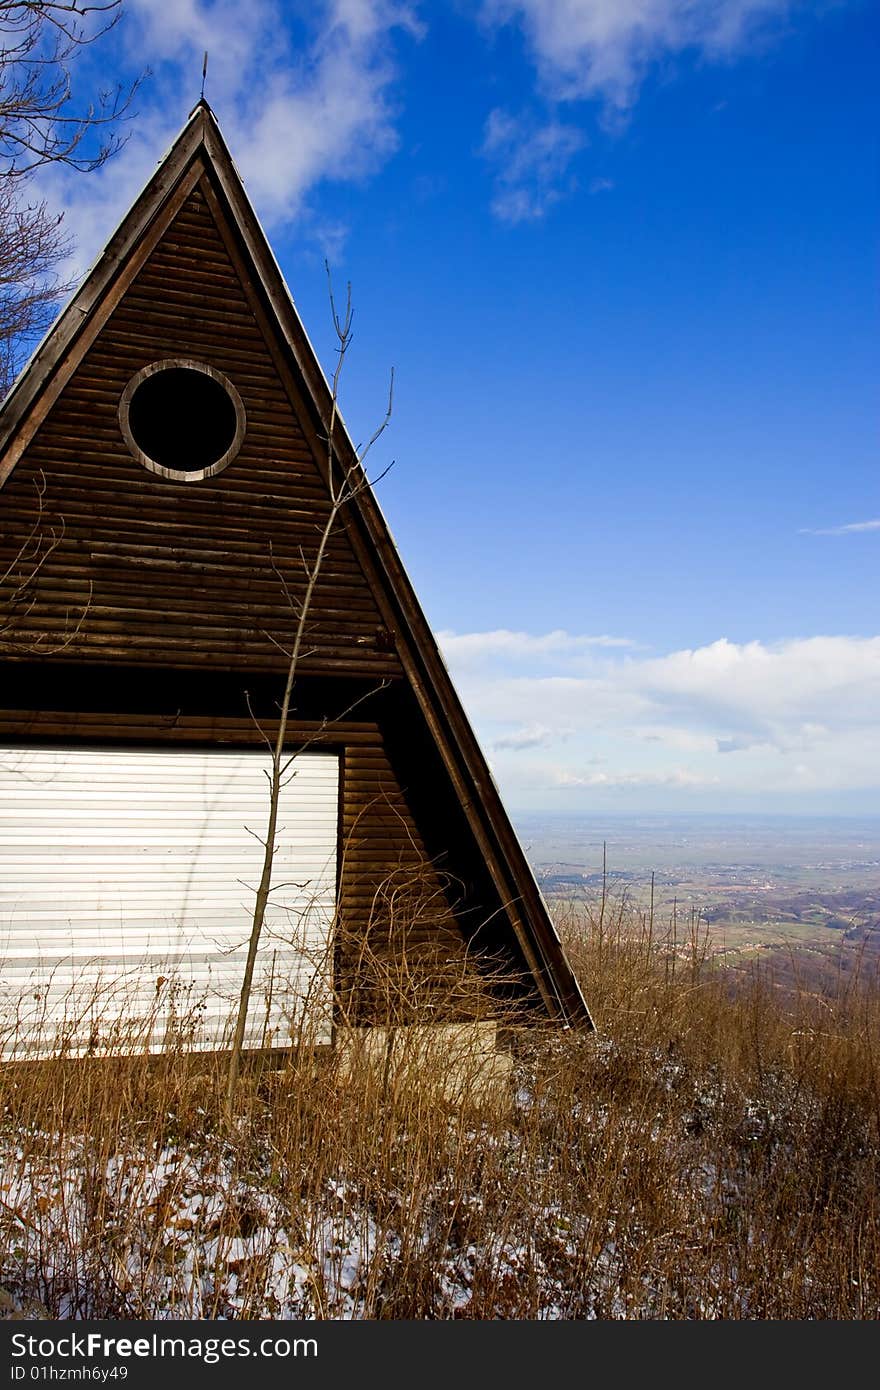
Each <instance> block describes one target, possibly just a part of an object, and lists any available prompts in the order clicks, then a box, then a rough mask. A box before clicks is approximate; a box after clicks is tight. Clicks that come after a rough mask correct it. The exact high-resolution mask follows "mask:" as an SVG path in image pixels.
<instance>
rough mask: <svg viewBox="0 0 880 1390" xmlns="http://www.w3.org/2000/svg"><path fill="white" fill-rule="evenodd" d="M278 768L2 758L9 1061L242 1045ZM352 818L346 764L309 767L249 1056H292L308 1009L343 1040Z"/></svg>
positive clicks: (292, 826) (257, 760)
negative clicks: (336, 952) (258, 1051)
mask: <svg viewBox="0 0 880 1390" xmlns="http://www.w3.org/2000/svg"><path fill="white" fill-rule="evenodd" d="M268 768H269V758H268V757H267V755H266V754H265V753H262V752H259V753H257V752H226V751H223V752H220V751H214V750H211V751H198V752H191V751H186V750H175V751H170V750H161V751H142V750H130V749H101V750H89V749H82V748H75V749H63V750H58V749H33V748H31V749H16V748H0V1009H2V1017H0V1050H2V1052H3V1054H4V1055H11V1054H12V1052H13V1051H14V1052H15V1053H16V1054H18V1055H23V1054H24V1053H25V1052H32V1053H33V1052H37V1051H39V1052H43V1053H48V1052H50V1051H55V1050H58V1049H61V1048H64V1047H67V1048H70V1049H71V1050H72V1051H82V1050H83V1049H87V1048H92V1049H93V1050H96V1051H98V1052H105V1051H107V1050H111V1049H114V1048H117V1047H122V1046H127V1047H145V1046H148V1047H149V1048H150V1049H151V1050H156V1049H160V1048H162V1047H164V1046H170V1045H174V1044H176V1042H177V1041H178V1040H179V1041H180V1042H181V1043H183V1044H184V1045H186V1046H190V1047H194V1048H213V1047H220V1046H223V1045H224V1043H228V1040H229V1034H230V1029H231V1023H232V1019H233V1017H234V1010H235V1008H236V1006H237V1001H238V993H239V990H240V988H241V977H242V971H243V968H244V958H245V955H246V952H247V939H248V934H249V930H250V917H251V912H252V910H253V901H254V892H253V890H254V889H255V888H256V885H257V881H258V879H259V876H260V869H261V865H262V853H263V849H262V845H261V844H260V843H259V842H258V840H257V838H256V837H257V836H264V835H265V823H266V818H267V815H268V780H267V775H266V774H267V770H268ZM338 802H339V760H338V758H337V757H335V756H333V755H330V754H323V753H307V754H301V755H299V756H298V757H297V758H296V759H294V761H293V762H292V763H291V765H290V768H289V770H288V775H287V776H286V778H285V784H284V787H283V790H282V799H281V810H280V815H279V820H278V834H277V844H278V848H277V852H276V858H275V870H274V874H273V884H274V885H275V887H274V888H273V892H272V905H271V907H270V909H269V912H268V914H267V919H266V926H265V928H264V931H263V936H262V941H261V945H260V951H259V954H258V960H257V969H256V972H255V976H254V991H253V996H252V1000H251V1010H250V1018H249V1029H248V1036H247V1045H248V1046H251V1047H258V1046H272V1045H275V1046H284V1045H286V1044H287V1042H288V1041H289V1040H290V1031H291V1027H292V1026H293V1025H294V1024H295V1023H296V1020H297V1018H298V1016H299V1014H300V1012H301V1010H302V1007H303V1004H304V1001H308V1002H309V1007H310V1011H311V1012H312V1013H315V1014H316V1015H317V1016H318V1017H319V1018H320V1027H319V1035H320V1039H321V1040H323V1041H327V1040H329V1030H330V996H329V965H330V962H329V950H330V929H331V923H332V918H333V912H334V907H335V900H336V847H337V832H338V814H339V812H338ZM249 832H253V833H249ZM312 1005H314V1008H312Z"/></svg>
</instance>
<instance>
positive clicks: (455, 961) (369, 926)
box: [336, 741, 479, 1023]
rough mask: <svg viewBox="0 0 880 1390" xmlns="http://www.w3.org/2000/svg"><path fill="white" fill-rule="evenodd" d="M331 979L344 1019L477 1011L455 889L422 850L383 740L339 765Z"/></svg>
mask: <svg viewBox="0 0 880 1390" xmlns="http://www.w3.org/2000/svg"><path fill="white" fill-rule="evenodd" d="M342 785H343V803H342V861H341V862H342V882H341V891H340V902H339V922H340V930H339V935H338V945H337V962H336V968H337V977H338V980H339V984H340V1013H341V1015H342V1016H343V1018H344V1021H347V1022H354V1023H362V1022H377V1021H378V1022H387V1021H391V1022H412V1021H413V1020H414V1019H416V1018H421V1019H433V1018H446V1019H448V1018H453V1017H462V1016H470V1015H472V1014H473V1013H475V1012H478V1004H479V996H478V986H477V982H476V979H475V977H474V976H473V974H472V972H471V971H470V970H469V969H467V968H466V967H467V953H466V948H465V942H464V937H463V934H462V932H461V930H460V928H459V925H458V923H457V921H456V917H455V914H454V911H453V906H452V905H453V904H455V903H456V901H457V900H458V899H459V898H460V897H461V889H460V886H459V885H458V884H457V883H456V882H455V881H454V880H453V879H451V878H450V877H449V876H448V874H447V873H445V872H444V868H443V865H442V863H440V864H438V863H434V862H432V861H431V860H430V858H429V857H428V854H427V851H426V849H425V844H424V840H423V838H422V835H421V833H420V830H419V828H418V826H417V824H416V821H415V819H414V817H413V814H412V809H411V807H410V805H409V802H408V799H407V796H406V794H405V791H404V789H403V788H402V787H401V785H400V783H399V781H398V778H397V777H396V775H395V772H394V770H393V768H392V767H391V764H390V763H389V761H388V757H387V754H386V751H385V748H384V746H383V744H382V742H381V741H377V742H376V743H374V744H369V743H358V744H351V745H349V746H348V748H347V749H346V754H345V760H344V766H343V784H342Z"/></svg>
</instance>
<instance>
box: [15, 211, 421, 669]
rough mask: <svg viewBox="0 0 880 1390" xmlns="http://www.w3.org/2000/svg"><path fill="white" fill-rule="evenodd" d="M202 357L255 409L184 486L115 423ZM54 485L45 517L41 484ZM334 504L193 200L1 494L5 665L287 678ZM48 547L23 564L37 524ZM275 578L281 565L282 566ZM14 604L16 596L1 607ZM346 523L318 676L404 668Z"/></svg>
mask: <svg viewBox="0 0 880 1390" xmlns="http://www.w3.org/2000/svg"><path fill="white" fill-rule="evenodd" d="M166 357H187V358H194V359H195V360H197V361H201V362H205V363H206V364H208V365H209V366H212V367H214V368H216V369H218V370H219V371H221V372H223V373H224V374H225V375H226V376H227V377H229V379H230V380H231V381H232V382H233V383H234V385H235V386H236V388H237V389H238V391H239V394H240V395H241V397H242V400H243V402H244V406H245V411H246V413H247V431H246V434H245V440H244V443H243V445H242V448H241V451H240V453H239V455H238V457H237V458H236V459H235V460H234V462H233V463H232V464H230V466H229V467H228V468H227V469H226V470H225V471H224V472H222V473H220V474H218V475H217V476H216V477H214V478H209V479H205V480H203V481H200V482H192V483H176V482H173V481H170V480H167V479H164V478H159V477H156V476H155V475H154V474H151V473H149V472H147V471H146V470H145V469H144V468H142V467H141V466H140V464H138V463H137V462H136V461H135V460H134V459H133V458H132V457H131V455H130V454H129V452H128V450H127V449H126V447H125V444H124V442H123V439H122V435H121V432H120V429H119V424H118V420H117V413H116V412H117V407H118V403H119V398H120V396H121V394H122V391H123V389H124V387H125V386H126V384H127V383H128V381H129V380H130V379H131V377H132V376H133V375H134V373H135V372H137V371H139V370H140V369H141V368H142V367H144V366H146V365H148V364H149V363H150V362H154V361H156V360H158V359H161V358H166ZM44 481H45V495H44V497H43V499H42V518H41V513H40V507H39V505H38V501H37V494H38V488H39V487H42V486H43V482H44ZM328 508H329V501H328V497H327V490H326V487H325V484H324V482H323V478H322V473H321V466H320V464H319V462H318V461H316V459H315V458H314V456H313V454H312V452H311V449H310V447H309V444H308V443H307V441H306V438H305V435H304V433H303V431H302V429H301V428H300V425H299V423H298V421H297V419H296V417H295V414H294V411H293V409H292V407H291V404H290V401H289V399H288V396H287V394H286V392H285V389H284V386H283V384H282V381H281V379H280V377H279V375H278V373H277V371H276V368H275V366H274V363H273V360H272V356H271V354H270V351H269V348H268V346H267V344H266V343H265V341H264V340H263V337H262V334H261V332H260V329H259V328H258V326H257V322H256V319H255V317H254V314H253V312H252V310H251V308H250V304H249V301H248V297H247V294H246V293H245V290H244V288H243V287H242V284H241V282H240V281H239V278H238V275H237V273H236V271H235V269H234V267H233V264H232V261H231V260H230V258H229V255H228V253H227V251H226V248H225V246H224V243H223V240H222V238H221V235H220V232H219V230H218V228H217V226H216V224H215V222H214V220H213V215H212V213H211V211H210V209H209V207H208V205H207V203H206V201H205V199H204V197H203V196H202V194H201V193H200V192H199V191H198V190H196V192H194V193H193V195H192V196H191V197H190V198H189V199H188V201H187V203H186V204H185V205H184V207H183V209H182V210H181V212H180V213H179V214H178V216H177V218H176V219H175V220H174V222H173V223H172V224H171V226H170V228H169V230H168V232H167V233H166V235H165V236H164V238H163V239H162V240H161V241H160V242H159V245H158V246H157V248H156V250H155V251H154V253H153V254H152V256H151V257H150V258H149V259H148V261H147V262H146V264H145V266H144V267H143V269H142V270H141V272H140V274H139V275H137V276H136V278H135V279H134V281H133V282H132V284H131V286H130V287H129V289H128V290H127V292H126V293H125V295H124V297H123V298H122V300H121V302H120V304H119V305H118V307H117V308H116V310H115V311H114V313H113V314H112V315H111V316H110V318H109V320H108V322H107V324H106V325H105V327H104V329H103V331H102V333H101V334H100V335H99V337H98V339H97V341H96V342H95V343H94V345H93V346H92V348H91V349H90V351H89V352H88V353H87V354H86V356H85V358H84V360H83V362H82V363H81V365H80V367H79V369H78V371H77V372H76V373H75V375H74V377H73V378H72V380H71V381H70V383H69V384H68V386H67V387H66V389H65V390H64V391H63V392H62V394H61V396H60V398H59V400H58V401H57V403H56V404H55V406H54V408H53V409H52V410H51V411H50V413H49V415H48V417H47V419H46V420H45V421H44V422H43V424H42V425H41V427H40V429H39V430H38V432H37V434H36V436H35V438H34V440H33V442H32V443H31V445H30V447H29V449H28V450H27V452H26V454H25V456H24V458H23V459H22V461H21V463H20V464H19V465H18V467H17V468H16V470H15V472H14V473H13V475H12V477H11V478H10V479H9V481H8V482H7V484H6V487H5V488H4V489H3V491H2V492H0V522H2V527H0V531H2V534H0V576H2V575H3V574H4V572H5V571H6V569H7V567H8V566H9V565H10V564H11V565H12V569H13V575H14V576H18V578H19V580H21V579H24V580H27V579H28V578H29V577H31V576H32V575H33V572H34V570H35V569H36V568H37V565H38V564H39V573H38V574H37V575H36V577H35V578H33V579H32V582H31V583H30V584H29V585H27V587H26V589H25V591H24V592H20V593H19V595H18V601H17V602H15V601H14V587H15V586H14V583H13V576H10V578H9V579H8V580H7V582H6V584H5V585H4V586H3V588H2V589H0V655H3V656H8V657H11V658H13V659H15V658H20V659H24V660H29V659H32V658H33V657H34V656H37V657H39V656H40V655H41V654H43V655H53V656H54V657H55V658H56V659H62V660H75V661H82V660H90V661H117V660H119V659H122V658H124V659H125V660H126V662H133V663H143V664H149V665H151V666H155V665H157V664H160V663H164V664H167V665H169V666H178V667H198V666H208V667H221V668H225V669H250V670H254V669H262V670H267V671H268V670H279V669H281V668H282V667H283V665H284V657H283V654H282V653H281V652H280V651H279V649H278V647H277V646H275V645H274V643H273V642H272V640H271V638H272V637H274V638H275V640H276V641H278V642H281V643H282V644H284V643H285V641H286V640H287V639H289V636H290V634H291V631H292V628H293V626H294V624H295V617H294V615H293V613H292V611H291V608H290V606H289V604H288V601H287V598H286V597H285V593H284V585H283V584H282V579H281V578H280V577H279V575H280V576H283V580H284V584H286V585H287V589H288V592H289V593H290V595H292V597H293V598H294V600H295V599H296V597H297V595H298V594H300V593H301V592H302V589H303V586H304V580H303V564H302V556H303V554H304V555H305V556H306V558H307V559H308V558H309V557H311V556H313V555H314V553H315V549H316V545H317V538H318V530H319V527H320V526H321V524H322V523H323V521H324V520H325V519H326V517H327V514H328ZM34 526H36V527H37V530H38V532H39V535H38V537H37V538H36V539H35V543H34V545H32V546H31V547H30V548H29V550H28V551H27V552H26V553H25V554H24V555H23V556H22V557H21V560H20V562H19V563H18V564H16V563H15V561H16V557H17V556H18V554H19V550H20V548H21V546H22V545H23V544H25V542H26V538H27V537H28V535H29V533H30V531H31V529H32V528H33V527H34ZM276 568H277V571H278V573H276ZM4 595H5V597H4ZM389 645H391V646H392V647H393V644H392V643H389V641H388V637H387V634H386V633H385V631H384V627H383V622H382V617H381V614H380V612H379V609H378V607H377V605H376V602H375V600H374V598H373V595H372V592H371V590H370V588H369V586H368V583H367V581H366V579H365V577H364V574H363V571H362V569H361V566H360V564H359V562H358V560H357V558H356V556H355V554H354V552H353V550H352V549H351V546H350V545H349V542H348V540H347V538H346V536H345V532H344V529H343V527H342V526H341V525H340V527H339V529H338V530H337V532H336V534H335V536H334V537H333V538H332V540H331V543H330V547H329V551H328V554H327V558H326V561H325V565H324V568H323V571H322V574H321V578H320V581H319V585H318V589H317V592H316V595H315V599H314V603H313V606H312V610H311V614H310V621H309V628H308V632H307V641H306V650H307V653H308V654H307V656H306V657H305V658H304V666H305V667H307V668H308V669H309V670H311V671H312V672H319V671H321V670H326V671H328V672H334V673H337V674H344V675H347V674H351V675H358V676H369V677H374V676H376V677H378V676H388V677H394V676H398V675H400V674H401V668H400V663H399V660H398V657H397V654H396V652H395V651H394V650H393V649H392V650H388V649H387V648H388V647H389Z"/></svg>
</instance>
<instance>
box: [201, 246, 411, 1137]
mask: <svg viewBox="0 0 880 1390" xmlns="http://www.w3.org/2000/svg"><path fill="white" fill-rule="evenodd" d="M326 268H327V283H328V289H329V297H330V312H331V317H332V320H333V328H334V331H335V333H336V338H337V346H336V367H335V370H334V372H333V379H332V382H331V399H330V419H329V423H328V428H327V434H326V436H324V439H325V443H326V450H327V453H326V479H327V486H328V489H329V499H330V508H329V510H328V512H327V516H326V519H325V521H324V524H323V526H322V528H321V530H320V533H319V539H318V545H317V549H316V551H315V555H314V559H311V560H309V559H308V558H307V557H306V556H305V555H304V554H303V555H302V566H303V574H304V579H305V587H304V590H303V594H302V597H301V598H300V599H297V600H293V599H292V598H291V602H292V603H293V604H294V611H295V614H296V627H295V629H294V634H293V644H292V646H291V647H290V649H289V650H286V652H285V654H286V655H287V657H288V662H287V674H286V678H285V682H284V692H283V694H282V697H281V701H280V705H279V715H278V728H277V732H276V734H275V738H274V741H273V743H272V745H271V754H272V762H271V767H270V768H269V769H268V770H267V777H268V781H269V809H268V816H267V822H266V833H265V837H260V843H261V844H262V846H263V864H262V871H261V873H260V880H259V883H258V885H257V888H256V891H255V895H254V910H253V917H252V920H251V930H250V937H249V939H248V952H247V959H246V961H245V968H244V975H243V977H242V983H241V995H240V999H239V1005H238V1014H237V1016H236V1023H235V1032H234V1034H233V1039H232V1050H231V1052H230V1057H229V1072H228V1078H227V1089H226V1113H227V1118H228V1119H231V1118H232V1114H233V1107H234V1102H235V1092H236V1087H237V1085H238V1078H239V1074H240V1072H241V1055H242V1049H243V1046H244V1036H245V1029H246V1027H247V1017H248V1008H249V1005H250V999H251V989H252V985H253V977H254V965H255V962H256V957H257V948H258V946H259V944H260V937H261V935H262V932H263V926H264V923H265V919H266V909H267V906H268V904H269V896H270V894H271V891H272V870H273V867H274V863H275V851H276V848H277V840H276V833H277V827H278V807H279V802H280V798H281V789H282V786H283V785H284V781H285V778H286V776H287V774H288V772H289V771H290V766H291V763H292V762H293V755H291V754H289V753H288V752H287V751H286V750H285V740H286V737H287V726H288V721H289V717H290V709H291V701H292V698H293V692H294V688H295V685H296V679H297V675H298V672H299V667H300V663H301V661H302V659H303V657H304V656H305V655H306V654H307V652H306V650H305V644H306V630H307V626H308V621H309V614H310V612H311V607H312V602H313V599H314V596H315V591H316V589H317V586H318V582H319V579H320V576H321V570H322V568H323V565H324V560H325V558H326V555H327V550H328V547H329V545H330V540H331V537H332V536H333V534H334V532H335V530H336V528H337V526H338V525H339V522H340V518H341V516H342V513H343V510H344V508H345V507H346V506H347V505H348V503H349V502H351V501H352V499H353V498H355V497H357V496H358V495H359V494H360V493H362V492H364V491H365V490H366V489H367V488H369V487H372V486H373V484H374V483H375V482H378V481H379V479H381V478H383V477H384V476H385V474H386V473H387V472H388V468H386V469H384V470H383V472H382V473H380V474H379V476H378V478H376V479H373V480H372V482H371V481H370V480H368V479H367V478H366V476H365V474H364V473H363V464H364V461H365V459H366V457H367V455H368V454H369V452H370V450H371V449H372V448H373V445H374V444H375V443H376V441H377V440H378V439H379V437H380V435H382V434H383V433H384V432H385V430H386V429H387V428H388V425H389V422H390V420H391V409H392V405H393V398H394V372H393V371H392V373H391V382H390V386H389V391H388V406H387V409H386V411H385V415H384V417H383V419H382V421H381V423H380V424H379V425H378V427H377V428H376V429H375V430H374V432H373V434H372V435H371V437H370V438H369V439H368V440H367V442H366V444H364V445H363V446H362V447H361V448H360V449H357V450H355V451H354V455H353V457H351V458H348V459H346V458H344V457H342V456H341V454H344V452H345V451H339V452H337V449H336V447H335V439H336V435H337V432H338V427H339V426H340V419H339V382H340V378H341V376H342V369H343V367H344V365H345V358H346V354H347V353H348V349H349V347H350V346H351V338H352V305H351V285H350V284H349V285H348V287H347V292H346V304H345V312H344V313H343V314H340V313H339V312H338V311H337V308H336V302H335V299H334V296H333V284H332V280H331V278H330V267H329V265H328V266H327V267H326ZM388 467H389V468H390V467H391V465H390V464H389V466H388Z"/></svg>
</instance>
